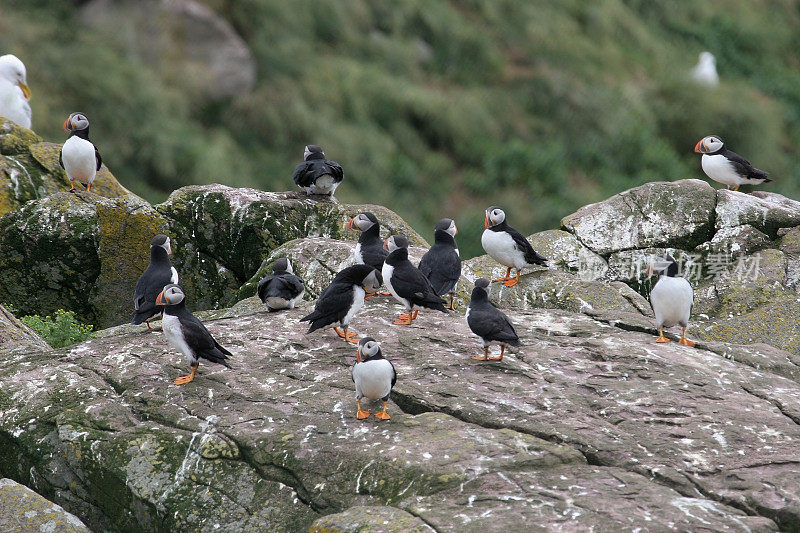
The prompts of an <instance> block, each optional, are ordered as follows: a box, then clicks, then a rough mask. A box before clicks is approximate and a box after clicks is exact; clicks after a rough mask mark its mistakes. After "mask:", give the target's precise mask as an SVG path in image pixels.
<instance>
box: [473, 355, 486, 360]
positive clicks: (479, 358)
mask: <svg viewBox="0 0 800 533" xmlns="http://www.w3.org/2000/svg"><path fill="white" fill-rule="evenodd" d="M472 358H473V359H475V360H476V361H488V360H489V358H488V357H487V356H485V355H484V356H478V355H473V356H472Z"/></svg>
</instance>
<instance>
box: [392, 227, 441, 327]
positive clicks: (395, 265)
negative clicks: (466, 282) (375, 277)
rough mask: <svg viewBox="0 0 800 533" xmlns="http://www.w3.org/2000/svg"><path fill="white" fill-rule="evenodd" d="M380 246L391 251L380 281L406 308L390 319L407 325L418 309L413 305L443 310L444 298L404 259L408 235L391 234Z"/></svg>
mask: <svg viewBox="0 0 800 533" xmlns="http://www.w3.org/2000/svg"><path fill="white" fill-rule="evenodd" d="M384 247H386V249H387V250H391V251H390V252H389V256H388V257H387V258H386V261H384V262H383V271H382V274H383V281H384V283H386V288H387V289H389V292H390V293H391V294H392V296H394V299H395V300H397V301H398V302H400V303H401V304H402V305H403V306H405V308H406V311H407V313H403V314H401V315H400V316H399V317H398V319H397V320H395V321H394V323H395V324H399V325H403V326H408V325H410V324H411V322H412V321H413V320H414V319H415V318H417V313H419V311H418V310H416V311H415V310H414V308H415V307H427V308H428V309H435V310H437V311H441V312H442V313H446V312H447V309H446V308H445V306H444V301H443V300H442V299H441V298H440V297H439V296H438V295H437V294H436V291H434V290H433V287H431V282H430V281H428V278H426V277H425V275H424V274H423V273H422V272H420V271H419V269H418V268H417V267H415V266H414V265H412V264H411V261H409V260H408V239H406V238H405V237H403V236H402V235H393V236H391V237H389V238H388V239H386V241H385V242H384ZM412 311H413V314H412Z"/></svg>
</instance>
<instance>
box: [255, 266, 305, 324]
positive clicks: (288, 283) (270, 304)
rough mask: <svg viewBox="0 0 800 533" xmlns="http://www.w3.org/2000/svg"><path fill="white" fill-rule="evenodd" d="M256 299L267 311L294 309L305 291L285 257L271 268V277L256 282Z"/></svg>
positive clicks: (301, 281) (300, 280)
mask: <svg viewBox="0 0 800 533" xmlns="http://www.w3.org/2000/svg"><path fill="white" fill-rule="evenodd" d="M256 292H257V293H258V297H259V298H261V301H262V302H264V305H266V306H267V309H268V310H269V311H277V310H279V309H294V306H295V305H297V302H299V301H300V300H301V299H302V298H303V295H304V294H305V293H306V289H305V287H304V286H303V280H302V279H300V278H299V277H297V276H295V274H294V269H293V268H292V264H291V263H290V262H289V259H288V258H286V257H281V258H279V259H278V260H277V261H275V264H274V265H273V266H272V275H271V276H267V277H265V278H264V279H262V280H261V281H259V282H258V290H257V291H256Z"/></svg>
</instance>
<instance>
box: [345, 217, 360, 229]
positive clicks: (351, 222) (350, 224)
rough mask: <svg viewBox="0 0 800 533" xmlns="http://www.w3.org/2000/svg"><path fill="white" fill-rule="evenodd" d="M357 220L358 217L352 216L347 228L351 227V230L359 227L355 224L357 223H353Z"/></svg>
mask: <svg viewBox="0 0 800 533" xmlns="http://www.w3.org/2000/svg"><path fill="white" fill-rule="evenodd" d="M355 221H356V217H353V218H351V219H350V222H348V223H347V226H346V228H347V229H351V230H355V229H358V228H357V227H356V226H355V224H353V222H355Z"/></svg>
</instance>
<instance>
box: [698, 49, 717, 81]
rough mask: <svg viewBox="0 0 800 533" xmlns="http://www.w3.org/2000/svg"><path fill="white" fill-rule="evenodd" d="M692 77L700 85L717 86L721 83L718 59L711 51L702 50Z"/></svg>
mask: <svg viewBox="0 0 800 533" xmlns="http://www.w3.org/2000/svg"><path fill="white" fill-rule="evenodd" d="M692 79H693V80H694V81H695V82H696V83H699V84H700V85H707V86H709V87H716V86H717V85H719V75H718V74H717V59H716V58H715V57H714V54H712V53H711V52H700V57H699V58H698V60H697V65H695V67H694V68H693V69H692Z"/></svg>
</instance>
